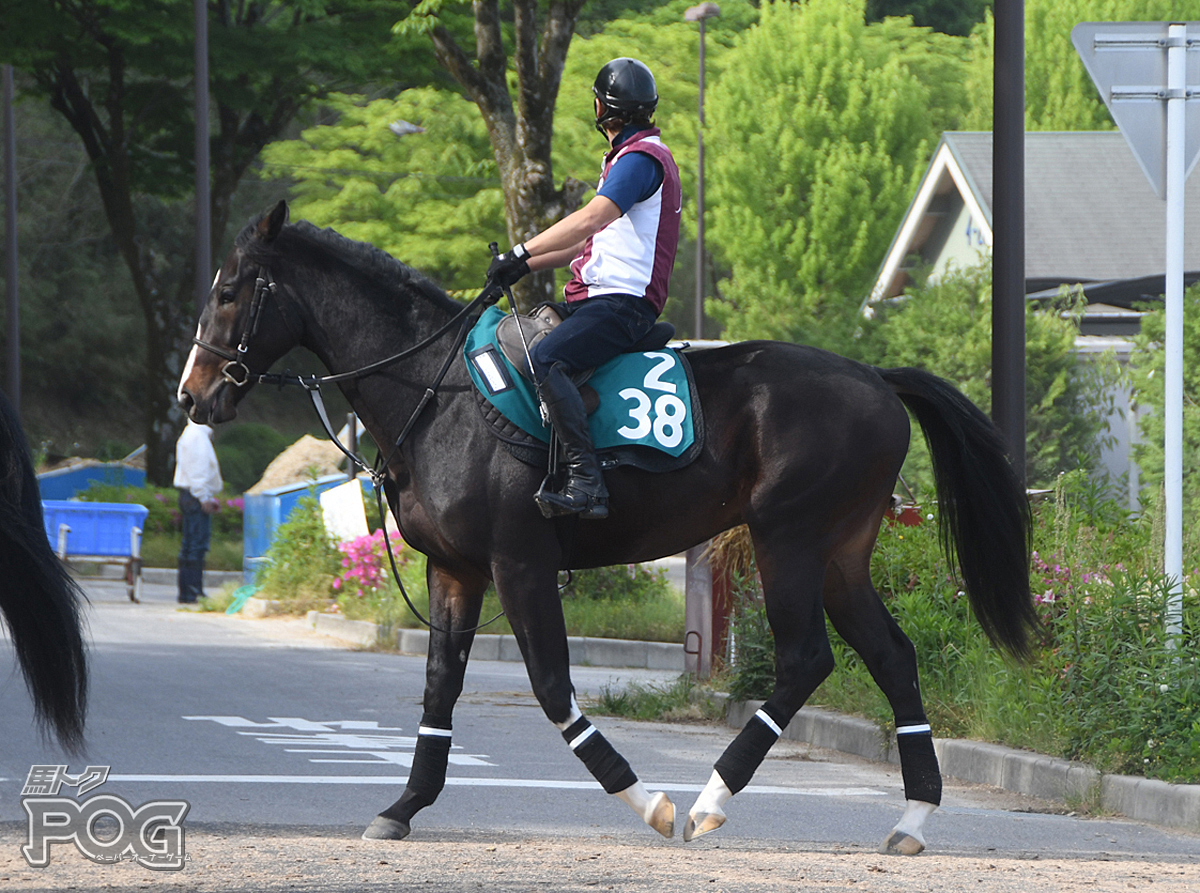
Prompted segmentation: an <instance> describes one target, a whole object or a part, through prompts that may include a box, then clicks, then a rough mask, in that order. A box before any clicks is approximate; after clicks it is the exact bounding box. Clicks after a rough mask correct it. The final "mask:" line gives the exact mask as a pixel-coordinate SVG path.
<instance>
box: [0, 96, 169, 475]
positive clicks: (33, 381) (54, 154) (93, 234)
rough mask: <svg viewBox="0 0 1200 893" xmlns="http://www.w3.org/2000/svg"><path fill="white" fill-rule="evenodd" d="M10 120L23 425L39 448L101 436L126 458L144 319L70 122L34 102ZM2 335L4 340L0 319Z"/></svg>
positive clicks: (84, 443) (66, 450) (58, 448)
mask: <svg viewBox="0 0 1200 893" xmlns="http://www.w3.org/2000/svg"><path fill="white" fill-rule="evenodd" d="M18 80H19V81H25V78H24V77H23V76H18ZM14 118H15V122H16V125H17V127H16V143H17V172H18V178H17V193H18V194H17V212H18V216H17V240H18V245H19V251H18V252H17V258H18V261H19V293H20V301H21V320H20V336H21V391H22V402H21V415H22V421H23V423H24V426H25V430H26V432H27V433H28V435H29V438H30V441H31V443H32V444H33V445H34V446H35V447H36V446H38V445H39V444H41V445H42V447H43V448H44V450H45V451H46V453H47V455H55V456H58V455H77V454H90V451H91V450H93V449H94V448H96V447H97V446H98V445H99V444H100V443H101V442H105V443H106V444H107V448H108V449H109V450H110V452H113V453H120V454H121V455H124V454H126V453H128V452H130V451H131V450H132V449H133V447H135V446H136V445H137V443H138V440H136V439H135V438H136V437H137V436H138V432H137V430H136V428H134V429H132V430H131V426H129V425H128V424H127V423H126V421H125V420H126V419H128V418H129V417H130V416H133V415H136V414H137V413H138V411H139V410H138V401H139V397H140V394H139V381H140V379H141V370H142V369H143V368H144V363H145V360H144V353H145V351H144V347H143V345H144V344H145V341H146V338H145V335H144V333H143V330H144V323H143V322H142V319H141V316H140V315H139V314H138V313H137V312H136V308H135V307H133V306H131V304H130V302H129V300H128V288H127V287H126V286H125V285H124V283H125V272H124V269H123V267H122V264H121V261H120V259H119V258H118V257H117V256H116V255H115V253H114V252H113V248H112V239H111V237H110V236H109V234H108V226H107V223H106V221H105V217H104V208H103V206H102V204H101V202H100V195H99V193H98V191H97V189H96V184H95V182H94V181H93V180H92V179H91V178H90V177H89V173H88V168H89V166H88V159H87V156H86V155H85V154H84V152H83V149H82V147H80V146H79V145H78V142H77V141H76V140H74V138H73V136H74V135H73V134H72V132H71V130H70V128H69V127H68V126H67V125H66V123H65V122H64V121H63V120H62V118H61V117H60V116H59V115H57V114H56V113H55V112H54V111H53V110H51V109H50V108H49V107H48V106H46V105H45V104H44V103H41V102H37V101H35V100H34V99H32V98H29V99H26V100H24V101H22V102H19V103H17V107H16V108H15V109H14ZM0 333H3V334H0V343H3V341H4V340H5V339H6V338H7V335H8V332H7V320H0ZM85 451H86V452H85Z"/></svg>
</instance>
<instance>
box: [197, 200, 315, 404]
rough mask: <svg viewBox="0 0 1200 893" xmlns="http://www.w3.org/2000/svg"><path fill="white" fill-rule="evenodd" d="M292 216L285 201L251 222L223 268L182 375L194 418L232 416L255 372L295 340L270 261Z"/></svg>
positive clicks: (202, 312)
mask: <svg viewBox="0 0 1200 893" xmlns="http://www.w3.org/2000/svg"><path fill="white" fill-rule="evenodd" d="M287 216H288V209H287V203H286V202H282V201H281V202H279V204H277V205H276V206H275V207H274V208H273V209H272V210H271V212H270V213H269V214H266V215H264V216H263V217H262V219H261V220H259V221H258V222H257V223H252V224H251V225H250V226H248V227H247V228H246V229H245V230H244V231H243V232H242V234H241V235H240V236H238V239H237V243H236V246H235V247H234V249H233V251H231V252H230V254H229V256H228V257H227V258H225V262H224V263H223V264H221V268H220V269H219V270H218V271H217V276H216V278H215V279H214V280H213V284H212V288H211V289H210V290H209V293H208V302H207V303H206V304H205V305H204V309H203V310H202V311H201V313H200V322H199V325H197V327H196V337H195V343H194V344H193V346H192V350H191V353H189V354H188V358H187V363H186V364H185V365H184V367H183V374H182V375H181V376H180V379H179V392H178V398H179V403H180V405H181V406H182V407H183V409H184V411H186V412H187V414H188V415H189V416H190V417H191V418H192V420H193V421H196V422H205V423H207V422H227V421H229V420H230V419H232V418H233V417H234V416H236V415H237V404H238V402H239V401H240V400H241V399H242V397H244V396H245V394H246V392H247V391H248V390H249V389H250V387H251V385H252V384H253V380H252V379H251V376H253V375H256V374H257V373H260V372H265V371H266V370H267V369H268V368H269V367H270V365H271V364H272V363H273V362H275V360H277V359H279V357H281V356H283V354H284V353H286V352H287V351H288V350H289V349H290V348H292V347H293V346H295V343H296V337H295V334H294V333H292V332H290V331H289V330H288V327H287V325H286V324H285V323H284V320H283V318H282V313H281V309H280V306H279V298H278V296H277V295H276V294H274V291H275V284H274V279H273V276H272V271H271V270H270V269H269V268H268V264H267V263H266V259H267V257H268V256H269V255H270V253H271V247H272V245H273V243H274V242H275V239H276V238H277V237H278V235H279V233H280V231H281V230H282V229H283V226H284V224H285V223H286V222H287Z"/></svg>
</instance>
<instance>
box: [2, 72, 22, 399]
mask: <svg viewBox="0 0 1200 893" xmlns="http://www.w3.org/2000/svg"><path fill="white" fill-rule="evenodd" d="M13 99H14V96H13V67H12V66H11V65H5V66H4V196H5V198H4V272H5V276H4V280H5V285H6V288H7V292H8V339H7V344H6V349H7V351H8V377H7V385H6V387H5V390H7V392H8V399H9V401H10V402H11V403H12V405H13V409H14V410H15V411H16V412H18V413H20V411H21V303H20V294H19V292H18V290H17V284H18V282H17V279H18V277H17V128H16V116H15V114H14V112H13Z"/></svg>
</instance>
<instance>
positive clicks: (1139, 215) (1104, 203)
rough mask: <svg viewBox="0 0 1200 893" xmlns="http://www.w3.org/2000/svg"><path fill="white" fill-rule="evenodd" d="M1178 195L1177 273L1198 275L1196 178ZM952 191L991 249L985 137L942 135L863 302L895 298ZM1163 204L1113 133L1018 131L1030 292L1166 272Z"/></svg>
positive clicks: (1199, 197) (1199, 187)
mask: <svg viewBox="0 0 1200 893" xmlns="http://www.w3.org/2000/svg"><path fill="white" fill-rule="evenodd" d="M1185 189H1186V197H1185V202H1186V220H1185V227H1186V231H1187V233H1188V234H1189V236H1188V238H1187V241H1186V244H1185V247H1184V267H1185V269H1188V270H1200V177H1190V178H1189V179H1188V182H1187V185H1186V187H1185ZM955 194H957V197H958V198H960V199H961V200H962V201H963V202H964V203H965V204H966V208H967V210H968V211H969V212H970V214H971V217H972V224H973V225H974V226H978V228H979V237H980V241H981V242H982V244H983V245H985V246H986V248H987V249H990V247H991V244H992V134H991V132H990V131H986V132H947V133H944V134H943V135H942V139H941V142H940V143H938V146H937V149H936V150H935V151H934V155H933V160H932V161H931V162H930V165H929V168H928V170H926V172H925V176H924V177H923V178H922V180H921V184H920V186H919V187H918V188H917V194H916V196H915V197H914V198H913V201H912V204H911V205H910V206H909V208H908V212H907V213H906V214H905V216H904V219H903V221H901V224H900V227H899V229H898V230H897V231H896V235H895V237H894V238H893V239H892V244H891V247H890V248H889V249H888V253H887V255H886V257H885V258H884V261H883V264H882V266H881V267H880V271H879V276H878V278H877V279H876V282H875V286H874V288H873V289H872V291H871V295H870V298H869V300H872V301H874V300H880V299H882V298H888V297H894V296H895V295H899V294H902V293H903V291H904V288H905V286H906V285H907V284H908V276H907V273H906V272H905V269H904V263H905V259H906V258H908V257H910V256H912V255H920V254H921V253H922V251H921V249H922V247H924V245H925V241H926V240H927V239H928V238H929V236H930V234H931V233H932V232H933V231H934V229H935V226H936V224H937V219H938V217H939V215H941V216H944V213H945V212H944V210H942V206H944V205H945V204H946V202H947V201H948V200H950V199H953V198H954V197H955ZM1165 217H1166V207H1165V204H1164V202H1163V201H1162V200H1160V199H1159V198H1158V197H1156V196H1155V194H1154V191H1153V189H1152V188H1151V187H1150V184H1149V182H1148V181H1147V180H1146V176H1145V174H1143V173H1142V170H1141V168H1140V167H1138V163H1137V160H1136V159H1135V158H1134V156H1133V153H1132V151H1130V149H1129V147H1128V146H1127V145H1126V143H1125V138H1124V137H1123V136H1122V135H1121V133H1120V132H1118V131H1115V130H1114V131H1099V132H1092V131H1082V132H1079V131H1077V132H1064V133H1059V132H1041V131H1038V132H1030V133H1026V134H1025V275H1026V286H1027V290H1028V291H1037V290H1039V289H1046V288H1052V287H1054V286H1056V285H1058V284H1061V283H1075V282H1082V283H1086V282H1097V281H1107V280H1125V279H1134V278H1142V277H1149V276H1154V275H1157V276H1158V277H1159V278H1160V279H1161V277H1162V273H1163V268H1164V266H1165V259H1164V240H1165V237H1164V229H1165V225H1166V223H1165Z"/></svg>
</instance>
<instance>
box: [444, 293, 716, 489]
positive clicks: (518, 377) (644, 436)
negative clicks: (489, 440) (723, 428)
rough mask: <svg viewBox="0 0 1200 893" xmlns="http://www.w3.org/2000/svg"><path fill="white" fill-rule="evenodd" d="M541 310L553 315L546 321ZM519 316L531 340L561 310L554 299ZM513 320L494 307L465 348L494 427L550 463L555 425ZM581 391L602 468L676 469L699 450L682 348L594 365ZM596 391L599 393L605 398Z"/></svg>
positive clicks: (508, 441)
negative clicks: (547, 420) (545, 412)
mask: <svg viewBox="0 0 1200 893" xmlns="http://www.w3.org/2000/svg"><path fill="white" fill-rule="evenodd" d="M539 315H540V316H542V317H548V318H546V319H542V320H539V319H537V317H538V316H539ZM520 319H521V323H522V324H523V326H522V327H523V328H524V329H525V338H526V340H527V341H528V343H529V346H530V347H532V346H533V343H534V339H536V338H538V337H540V336H541V335H543V334H544V332H545V331H546V330H548V329H549V328H550V327H551V326H552V325H553V324H554V323H556V322H557V314H556V313H555V311H554V310H553V309H552V308H550V307H548V306H547V307H543V308H541V309H540V310H539V311H535V313H534V315H533V318H531V317H521V318H520ZM514 320H515V318H514V317H512V316H509V315H508V314H506V313H505V312H504V311H503V310H501V309H500V308H498V307H490V308H488V310H487V312H485V313H484V314H483V316H482V317H480V319H479V322H478V323H476V324H475V326H474V328H472V329H471V331H470V333H469V334H468V335H467V341H466V344H465V346H464V347H463V354H464V356H465V357H466V360H467V369H468V370H469V371H470V374H471V380H472V381H473V382H474V383H475V387H476V389H477V399H478V402H479V410H480V413H481V414H482V415H483V419H484V422H485V424H486V425H487V426H488V429H489V430H490V431H491V432H492V433H493V434H494V435H495V436H496V437H498V438H499V439H500V441H501V442H502V443H503V444H504V446H505V448H507V449H508V451H509V452H510V453H512V454H513V455H514V456H515V457H516V458H518V459H520V460H521V461H522V462H525V463H527V464H529V465H534V466H540V467H545V466H546V463H547V459H548V456H547V453H548V451H549V444H550V427H549V425H547V424H543V423H542V417H541V412H540V410H539V408H538V402H537V394H536V392H535V391H534V388H533V383H532V382H531V381H530V380H529V379H528V369H529V364H528V361H527V360H526V358H525V348H524V346H523V345H522V343H521V335H520V333H519V332H518V331H517V329H516V323H515V321H514ZM501 323H503V326H502V327H501ZM664 328H665V327H664ZM498 329H499V331H498ZM667 337H669V335H668V336H667ZM663 340H665V339H663ZM582 391H583V397H584V403H585V405H587V407H588V411H589V415H588V426H589V427H590V428H591V432H592V441H593V442H594V444H595V446H596V452H597V454H598V455H599V457H600V464H601V466H602V467H603V468H605V469H609V468H616V467H617V466H620V465H630V466H633V467H634V468H641V469H643V470H645V471H653V472H662V471H674V470H675V469H678V468H683V467H684V466H685V465H688V464H689V463H691V462H692V461H693V460H694V459H695V458H696V456H698V455H699V454H700V449H701V448H702V447H703V445H704V423H703V419H702V417H701V414H700V400H699V397H698V395H697V394H696V386H695V383H694V382H693V381H692V372H691V367H690V365H689V364H688V362H687V360H686V358H685V357H684V355H683V354H681V353H679V352H677V351H674V350H671V349H669V348H667V347H665V346H660V347H659V349H657V350H643V351H638V352H636V353H624V354H621V355H620V356H618V357H615V358H614V359H612V360H610V361H609V362H607V363H605V364H604V365H603V366H600V367H598V368H596V369H594V370H592V372H591V375H590V377H589V378H588V379H587V383H586V384H585V385H583V386H582ZM589 391H594V392H595V394H596V395H598V397H599V402H598V405H597V401H596V397H594V396H593V395H592V394H590V393H589ZM593 406H595V409H593Z"/></svg>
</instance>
